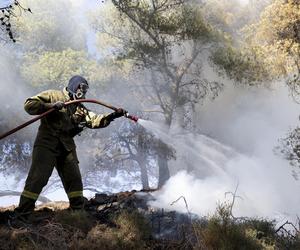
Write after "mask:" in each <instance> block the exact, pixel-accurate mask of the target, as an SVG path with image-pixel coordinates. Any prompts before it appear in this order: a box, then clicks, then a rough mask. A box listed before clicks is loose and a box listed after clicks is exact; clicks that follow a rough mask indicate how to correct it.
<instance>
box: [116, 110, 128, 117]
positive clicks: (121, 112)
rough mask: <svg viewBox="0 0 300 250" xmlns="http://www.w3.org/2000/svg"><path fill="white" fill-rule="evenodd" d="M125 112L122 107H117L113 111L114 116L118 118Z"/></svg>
mask: <svg viewBox="0 0 300 250" xmlns="http://www.w3.org/2000/svg"><path fill="white" fill-rule="evenodd" d="M126 113H128V112H127V111H126V110H124V109H122V108H118V109H117V110H116V111H115V112H114V116H115V118H119V117H122V116H124V115H126Z"/></svg>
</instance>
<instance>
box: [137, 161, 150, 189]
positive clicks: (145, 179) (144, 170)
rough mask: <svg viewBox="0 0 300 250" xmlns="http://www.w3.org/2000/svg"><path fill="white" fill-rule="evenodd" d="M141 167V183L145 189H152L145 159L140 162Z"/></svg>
mask: <svg viewBox="0 0 300 250" xmlns="http://www.w3.org/2000/svg"><path fill="white" fill-rule="evenodd" d="M139 165H140V168H141V181H142V186H143V189H150V186H149V179H148V173H147V166H146V163H145V161H144V160H143V159H141V160H139Z"/></svg>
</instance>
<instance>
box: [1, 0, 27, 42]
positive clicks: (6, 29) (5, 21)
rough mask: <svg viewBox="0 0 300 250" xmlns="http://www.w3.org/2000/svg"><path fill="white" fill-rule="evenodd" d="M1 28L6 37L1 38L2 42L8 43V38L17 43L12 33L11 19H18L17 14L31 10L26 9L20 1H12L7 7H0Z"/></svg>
mask: <svg viewBox="0 0 300 250" xmlns="http://www.w3.org/2000/svg"><path fill="white" fill-rule="evenodd" d="M0 11H1V12H0V24H1V26H0V28H1V30H2V31H3V33H4V34H6V35H4V34H3V36H1V37H0V39H1V40H2V41H6V40H7V39H6V37H7V36H8V37H9V39H10V40H11V41H12V42H14V43H15V42H16V39H15V36H14V34H13V31H12V25H11V19H12V18H15V17H17V14H16V13H18V12H19V13H22V12H31V9H30V8H24V7H23V6H22V5H21V4H20V2H19V1H17V0H14V1H11V3H10V4H8V5H6V6H0Z"/></svg>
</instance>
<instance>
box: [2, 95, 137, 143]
mask: <svg viewBox="0 0 300 250" xmlns="http://www.w3.org/2000/svg"><path fill="white" fill-rule="evenodd" d="M82 102H89V103H95V104H99V105H101V106H104V107H107V108H109V109H112V110H114V111H117V110H118V108H116V107H114V106H112V105H110V104H106V103H104V102H102V101H98V100H94V99H78V100H73V101H69V102H66V103H65V106H69V105H71V104H76V103H82ZM54 110H55V108H51V109H49V110H47V111H46V112H45V113H43V114H40V115H38V116H36V117H35V118H33V119H31V120H29V121H27V122H25V123H23V124H21V125H19V126H18V127H16V128H14V129H12V130H10V131H7V132H6V133H4V134H2V135H0V140H2V139H3V138H5V137H7V136H9V135H11V134H14V133H15V132H17V131H19V130H21V129H22V128H25V127H27V126H28V125H30V124H32V123H34V122H36V121H38V120H40V119H41V118H43V117H45V116H47V115H48V114H50V113H52V112H53V111H54ZM124 117H126V118H128V119H130V120H132V121H134V122H137V121H138V117H137V116H134V115H130V114H129V113H128V112H127V113H126V114H125V115H124Z"/></svg>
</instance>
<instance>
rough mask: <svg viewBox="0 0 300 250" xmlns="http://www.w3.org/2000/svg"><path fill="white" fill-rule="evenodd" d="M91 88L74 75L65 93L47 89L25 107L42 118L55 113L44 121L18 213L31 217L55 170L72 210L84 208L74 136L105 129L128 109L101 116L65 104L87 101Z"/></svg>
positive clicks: (74, 105) (31, 98) (37, 138)
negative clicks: (46, 114) (85, 131)
mask: <svg viewBox="0 0 300 250" xmlns="http://www.w3.org/2000/svg"><path fill="white" fill-rule="evenodd" d="M88 88H89V84H88V82H87V80H86V79H85V78H83V77H82V76H73V77H72V78H71V79H70V81H69V84H68V86H67V87H66V88H64V89H63V90H62V91H59V90H47V91H44V92H41V93H39V94H37V95H36V96H33V97H30V98H28V99H27V100H26V101H25V104H24V108H25V110H26V112H27V113H29V114H30V115H39V114H42V113H44V112H45V111H47V110H49V109H51V108H54V109H55V111H54V112H52V113H51V114H49V115H48V116H46V117H44V118H42V119H41V124H40V126H39V129H38V133H37V136H36V139H35V142H34V146H33V152H32V164H31V168H30V171H29V174H28V176H27V179H26V183H25V187H24V191H23V192H22V194H21V197H20V202H19V206H18V207H17V208H16V209H15V212H16V213H20V214H26V213H27V214H30V213H31V212H32V211H33V210H34V208H35V202H36V200H37V199H38V196H39V194H40V193H41V191H42V189H43V187H44V186H45V185H46V184H47V182H48V179H49V177H50V176H51V174H52V171H53V169H54V167H55V168H56V169H57V172H58V174H59V176H60V178H61V180H62V183H63V187H64V189H65V192H66V193H67V195H68V198H69V201H70V209H72V210H75V209H82V208H83V207H84V197H83V194H82V190H83V186H82V180H81V174H80V170H79V165H78V163H79V162H78V158H77V154H76V146H75V143H74V140H73V137H74V136H75V135H77V134H79V133H80V132H81V131H82V130H83V129H84V128H85V127H87V128H92V129H95V128H104V127H106V126H108V125H109V124H110V122H111V121H113V120H114V119H116V118H119V117H122V116H124V115H125V114H126V111H125V110H123V109H118V110H117V111H115V112H113V113H111V114H108V115H99V114H95V113H93V112H91V111H90V110H88V109H87V108H86V107H85V106H84V105H82V104H81V103H79V104H71V105H68V106H65V105H64V103H65V102H67V101H70V100H75V99H83V98H85V94H86V92H87V90H88Z"/></svg>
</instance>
